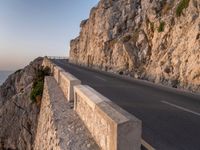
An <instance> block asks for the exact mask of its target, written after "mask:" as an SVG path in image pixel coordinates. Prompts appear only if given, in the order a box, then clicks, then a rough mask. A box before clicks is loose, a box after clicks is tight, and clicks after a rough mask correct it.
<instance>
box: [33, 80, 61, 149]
mask: <svg viewBox="0 0 200 150" xmlns="http://www.w3.org/2000/svg"><path fill="white" fill-rule="evenodd" d="M47 81H48V82H47ZM50 85H51V83H50V82H49V80H46V79H45V85H44V92H43V98H42V104H41V108H40V115H39V118H38V126H37V133H36V137H35V144H34V150H42V149H56V150H61V147H60V145H59V142H60V141H59V138H58V137H57V128H56V126H55V121H56V120H55V118H54V116H53V110H52V104H53V103H52V102H51V101H52V97H51V96H50V92H53V91H52V90H49V89H50V88H51V87H50ZM51 89H53V88H51Z"/></svg>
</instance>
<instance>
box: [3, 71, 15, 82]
mask: <svg viewBox="0 0 200 150" xmlns="http://www.w3.org/2000/svg"><path fill="white" fill-rule="evenodd" d="M12 73H13V71H1V70H0V85H2V84H3V82H4V81H5V80H6V79H7V78H8V76H9V75H10V74H12Z"/></svg>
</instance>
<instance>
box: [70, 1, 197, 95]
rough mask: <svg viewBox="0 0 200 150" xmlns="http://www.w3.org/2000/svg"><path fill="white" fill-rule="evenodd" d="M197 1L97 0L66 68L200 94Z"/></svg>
mask: <svg viewBox="0 0 200 150" xmlns="http://www.w3.org/2000/svg"><path fill="white" fill-rule="evenodd" d="M199 15H200V1H198V0H100V2H99V3H98V5H97V6H96V7H94V8H92V10H91V12H90V16H89V19H87V20H84V21H82V22H81V25H80V26H81V31H80V35H79V36H78V37H77V38H76V39H74V40H72V41H71V49H70V62H72V63H75V64H80V65H84V66H88V67H92V68H97V69H101V70H106V71H111V72H115V73H119V74H124V75H130V76H132V77H134V78H139V79H144V80H149V81H152V82H155V83H161V84H164V85H168V86H172V87H175V88H183V89H188V90H191V91H195V92H199V91H200V86H199V85H200V16H199Z"/></svg>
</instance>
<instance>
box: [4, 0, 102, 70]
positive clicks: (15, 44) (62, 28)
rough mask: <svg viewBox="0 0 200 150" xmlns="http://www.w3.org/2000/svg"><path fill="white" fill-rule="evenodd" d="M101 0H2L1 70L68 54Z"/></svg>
mask: <svg viewBox="0 0 200 150" xmlns="http://www.w3.org/2000/svg"><path fill="white" fill-rule="evenodd" d="M98 1H99V0H0V70H17V69H20V68H22V67H24V66H26V65H27V64H28V63H29V62H30V61H32V60H33V59H34V58H36V57H38V56H68V55H69V49H70V47H69V44H70V40H71V39H73V38H75V37H77V36H78V34H79V32H80V22H81V21H82V20H84V19H87V18H88V17H89V12H90V9H91V8H92V7H93V6H96V5H97V3H98Z"/></svg>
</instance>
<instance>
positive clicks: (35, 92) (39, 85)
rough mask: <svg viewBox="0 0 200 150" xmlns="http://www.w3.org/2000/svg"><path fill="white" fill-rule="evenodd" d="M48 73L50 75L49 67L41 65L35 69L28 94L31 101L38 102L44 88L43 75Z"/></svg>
mask: <svg viewBox="0 0 200 150" xmlns="http://www.w3.org/2000/svg"><path fill="white" fill-rule="evenodd" d="M48 75H50V68H49V67H45V68H43V67H41V68H39V69H38V70H36V77H35V79H34V81H33V86H32V91H31V94H30V98H31V100H32V102H37V103H39V102H40V100H41V98H42V94H43V88H44V77H45V76H48Z"/></svg>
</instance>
